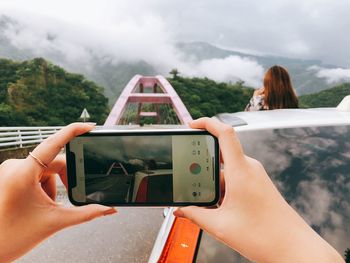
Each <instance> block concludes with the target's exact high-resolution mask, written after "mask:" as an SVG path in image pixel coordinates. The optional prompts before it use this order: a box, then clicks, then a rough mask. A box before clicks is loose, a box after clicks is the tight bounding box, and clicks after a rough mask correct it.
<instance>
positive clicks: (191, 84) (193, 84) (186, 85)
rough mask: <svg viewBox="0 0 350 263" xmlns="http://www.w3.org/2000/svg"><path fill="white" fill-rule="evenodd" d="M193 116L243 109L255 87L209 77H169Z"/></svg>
mask: <svg viewBox="0 0 350 263" xmlns="http://www.w3.org/2000/svg"><path fill="white" fill-rule="evenodd" d="M169 81H170V83H171V85H172V86H173V87H174V89H175V90H176V92H177V93H178V94H179V96H180V97H181V99H182V101H183V103H184V104H185V106H186V107H187V109H188V110H189V112H190V114H191V115H192V117H193V118H199V117H203V116H213V115H216V114H218V113H222V112H237V111H243V110H244V108H245V106H246V105H247V103H248V102H249V99H250V97H251V96H252V94H253V89H252V88H249V87H244V86H242V84H241V83H236V84H229V83H224V82H221V83H218V82H215V81H213V80H210V79H207V78H183V77H179V76H176V77H175V78H172V79H169Z"/></svg>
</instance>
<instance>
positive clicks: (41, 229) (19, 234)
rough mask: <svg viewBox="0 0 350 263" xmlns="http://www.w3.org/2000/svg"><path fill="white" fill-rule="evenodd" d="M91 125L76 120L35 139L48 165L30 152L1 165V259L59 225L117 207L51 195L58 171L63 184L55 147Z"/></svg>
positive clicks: (24, 249)
mask: <svg viewBox="0 0 350 263" xmlns="http://www.w3.org/2000/svg"><path fill="white" fill-rule="evenodd" d="M93 127H94V126H93V125H89V124H83V123H74V124H71V125H68V126H67V127H65V128H63V129H62V130H60V131H59V132H57V133H56V134H54V135H52V136H50V137H49V138H47V139H46V140H45V141H43V142H42V143H41V144H40V145H38V146H37V147H36V148H35V149H34V151H33V155H34V156H35V157H37V158H38V159H39V160H40V161H41V162H43V163H44V164H46V165H47V168H44V167H43V166H42V165H40V163H39V162H38V161H37V160H35V159H34V158H33V157H32V156H28V157H27V158H26V159H21V160H7V161H5V162H3V163H2V164H1V165H0V233H1V234H0V262H9V261H13V260H15V259H16V258H18V257H20V256H21V255H23V254H24V253H26V252H27V251H29V250H30V249H32V248H33V247H34V246H36V245H38V244H39V243H40V242H41V241H43V240H44V239H46V238H47V237H49V236H50V235H52V234H54V233H55V232H57V231H59V230H61V229H63V228H66V227H69V226H72V225H76V224H80V223H83V222H86V221H90V220H92V219H94V218H97V217H100V216H104V215H109V214H113V213H116V210H115V209H114V208H111V207H106V206H102V205H95V204H92V205H87V206H82V207H63V206H61V205H60V204H58V203H56V202H55V201H54V200H55V197H56V178H55V176H56V174H59V175H60V177H61V179H62V181H63V183H64V184H65V185H66V186H67V178H66V163H65V158H64V156H62V155H58V153H59V152H60V151H61V149H62V148H63V147H64V146H65V144H66V143H67V142H69V141H70V140H71V139H73V138H74V137H75V136H77V135H80V134H83V133H86V132H88V131H90V130H92V129H93ZM57 155H58V156H57Z"/></svg>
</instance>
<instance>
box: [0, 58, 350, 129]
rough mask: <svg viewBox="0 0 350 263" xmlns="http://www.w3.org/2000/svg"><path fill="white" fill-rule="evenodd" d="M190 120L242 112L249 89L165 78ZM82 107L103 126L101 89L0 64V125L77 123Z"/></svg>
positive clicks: (322, 98) (50, 69) (318, 99)
mask: <svg viewBox="0 0 350 263" xmlns="http://www.w3.org/2000/svg"><path fill="white" fill-rule="evenodd" d="M169 81H170V83H171V84H172V86H173V87H174V88H175V90H176V91H177V93H178V94H179V96H180V97H181V99H182V101H183V102H184V104H185V106H186V107H187V109H188V110H189V112H190V114H191V115H192V117H193V118H199V117H202V116H213V115H216V114H218V113H222V112H237V111H243V110H244V108H245V106H246V104H247V103H248V101H249V99H250V97H251V96H252V93H253V89H252V88H250V87H245V86H243V83H235V84H231V83H223V82H221V83H219V82H215V81H213V80H210V79H208V78H185V77H181V76H178V75H176V76H174V77H173V78H171V79H169ZM349 94H350V83H345V84H341V85H338V86H336V87H333V88H331V89H327V90H324V91H321V92H318V93H314V94H309V95H303V96H300V97H299V99H300V106H301V107H303V108H308V107H335V106H337V105H338V103H339V102H340V101H341V100H342V98H343V97H344V96H346V95H349ZM84 108H87V110H88V111H89V113H90V115H91V119H90V121H94V122H97V123H99V124H102V123H103V122H104V121H105V119H106V117H107V115H108V113H109V108H108V100H107V98H106V97H105V96H104V95H103V88H102V87H99V86H97V85H96V84H95V83H94V82H91V81H88V80H86V79H85V78H84V76H82V75H79V74H72V73H68V72H66V71H65V70H64V69H62V68H61V67H58V66H55V65H53V64H51V63H49V62H47V61H46V60H44V59H42V58H36V59H33V60H28V61H24V62H15V61H12V60H8V59H0V126H45V125H65V124H68V123H71V122H75V121H79V117H80V114H81V112H82V110H83V109H84Z"/></svg>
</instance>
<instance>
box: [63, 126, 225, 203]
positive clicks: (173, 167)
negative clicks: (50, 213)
mask: <svg viewBox="0 0 350 263" xmlns="http://www.w3.org/2000/svg"><path fill="white" fill-rule="evenodd" d="M66 158H67V178H68V195H69V199H70V201H71V203H73V204H74V205H85V204H90V203H98V204H103V205H111V206H186V205H197V206H213V205H215V204H216V203H217V202H218V201H219V196H220V194H219V167H220V161H219V145H218V140H217V138H216V137H214V136H213V135H211V134H210V133H208V132H207V131H203V130H189V129H187V130H113V131H92V132H89V133H86V134H83V135H80V136H78V137H75V138H74V139H73V140H71V141H70V142H69V143H68V144H67V145H66Z"/></svg>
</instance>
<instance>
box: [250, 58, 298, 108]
mask: <svg viewBox="0 0 350 263" xmlns="http://www.w3.org/2000/svg"><path fill="white" fill-rule="evenodd" d="M286 108H298V97H297V96H296V94H295V91H294V89H293V86H292V81H291V79H290V76H289V73H288V71H287V70H286V69H285V68H283V67H281V66H277V65H276V66H273V67H271V68H269V69H268V70H267V72H266V74H265V77H264V87H262V88H260V89H258V90H255V91H254V95H253V97H252V98H251V99H250V101H249V103H248V105H247V106H246V108H245V111H257V110H274V109H286Z"/></svg>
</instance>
